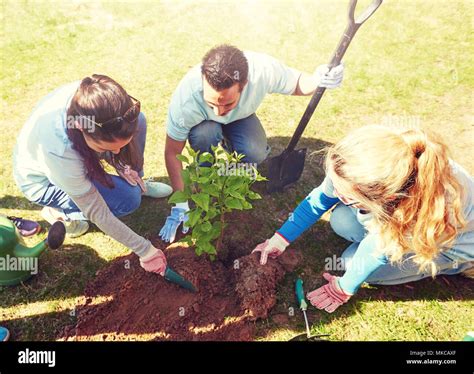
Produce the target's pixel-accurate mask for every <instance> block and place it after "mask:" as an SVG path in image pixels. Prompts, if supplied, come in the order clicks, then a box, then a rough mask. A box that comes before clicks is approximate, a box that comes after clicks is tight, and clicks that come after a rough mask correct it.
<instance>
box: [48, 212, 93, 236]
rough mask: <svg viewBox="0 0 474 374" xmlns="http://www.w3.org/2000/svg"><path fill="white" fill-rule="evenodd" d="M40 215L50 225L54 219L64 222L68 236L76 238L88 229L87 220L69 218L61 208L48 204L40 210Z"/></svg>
mask: <svg viewBox="0 0 474 374" xmlns="http://www.w3.org/2000/svg"><path fill="white" fill-rule="evenodd" d="M41 217H43V218H44V219H45V220H46V221H48V222H49V223H50V224H51V225H52V224H53V223H54V222H56V221H61V222H62V223H64V226H65V227H66V236H67V237H68V238H78V237H79V236H81V235H84V234H85V233H86V232H87V231H88V230H89V223H88V222H87V221H79V220H74V221H73V220H69V219H68V218H67V217H66V216H65V214H64V213H63V212H62V211H61V210H59V209H55V208H51V207H49V206H45V207H44V208H43V209H42V210H41Z"/></svg>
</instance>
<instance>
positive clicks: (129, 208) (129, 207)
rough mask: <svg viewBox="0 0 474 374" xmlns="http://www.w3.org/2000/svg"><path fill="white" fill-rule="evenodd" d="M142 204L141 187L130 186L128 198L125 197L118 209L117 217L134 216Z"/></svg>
mask: <svg viewBox="0 0 474 374" xmlns="http://www.w3.org/2000/svg"><path fill="white" fill-rule="evenodd" d="M125 183H127V182H125ZM141 203H142V190H141V188H140V186H130V188H129V189H128V193H127V194H126V197H124V199H123V200H122V201H121V204H120V206H119V207H118V209H117V212H116V216H117V217H123V216H127V215H129V214H132V213H133V212H135V211H136V210H137V209H138V208H139V207H140V205H141Z"/></svg>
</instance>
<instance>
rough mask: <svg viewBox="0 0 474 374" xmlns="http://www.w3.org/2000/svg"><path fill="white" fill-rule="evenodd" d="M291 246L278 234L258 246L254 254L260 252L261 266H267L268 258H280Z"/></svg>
mask: <svg viewBox="0 0 474 374" xmlns="http://www.w3.org/2000/svg"><path fill="white" fill-rule="evenodd" d="M289 244H290V243H289V242H288V241H287V240H286V239H285V238H284V237H283V236H281V235H280V234H279V233H277V232H276V233H275V234H273V236H272V237H271V238H270V239H267V240H265V241H264V242H263V243H260V244H259V245H257V247H256V248H255V249H254V250H253V251H252V253H254V252H260V264H261V265H265V264H266V263H267V259H268V257H270V258H276V257H278V256H280V255H281V254H282V253H283V252H284V251H285V249H286V247H288V245H289Z"/></svg>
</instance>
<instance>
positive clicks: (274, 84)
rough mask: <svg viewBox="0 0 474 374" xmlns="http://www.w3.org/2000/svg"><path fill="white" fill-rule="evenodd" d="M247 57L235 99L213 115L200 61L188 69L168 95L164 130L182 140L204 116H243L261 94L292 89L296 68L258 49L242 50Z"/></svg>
mask: <svg viewBox="0 0 474 374" xmlns="http://www.w3.org/2000/svg"><path fill="white" fill-rule="evenodd" d="M244 55H245V57H246V58H247V61H248V67H249V72H248V82H247V84H246V85H245V86H244V88H243V90H242V93H241V96H240V100H239V103H238V104H237V106H236V107H235V108H234V109H233V110H231V111H230V112H229V113H227V114H226V115H225V116H217V115H216V114H215V113H214V111H213V110H212V108H211V107H210V106H209V104H207V103H206V102H205V101H204V98H203V89H202V79H203V77H202V73H201V65H197V66H195V67H194V68H193V69H191V70H190V71H189V72H188V73H187V74H186V75H185V76H184V78H183V79H182V80H181V82H180V83H179V84H178V87H177V88H176V90H175V92H174V93H173V96H172V98H171V103H170V106H169V110H168V119H167V123H166V128H167V134H168V136H169V137H170V138H172V139H174V140H177V141H185V140H187V138H188V134H189V131H190V130H191V129H192V128H193V127H194V126H196V125H198V124H199V123H201V122H202V121H205V120H211V121H215V122H218V123H221V124H223V125H226V124H228V123H231V122H234V121H237V120H240V119H243V118H247V117H248V116H250V115H252V114H254V113H255V111H256V110H257V108H258V107H259V105H260V104H261V103H262V101H263V99H264V98H265V95H267V94H269V93H280V94H284V95H291V94H293V93H294V92H295V89H296V86H297V84H298V79H299V76H300V74H301V73H300V72H299V71H298V70H296V69H292V68H289V67H287V66H286V65H285V64H283V63H282V62H280V61H278V60H277V59H275V58H273V57H271V56H268V55H266V54H262V53H256V52H249V51H246V52H244Z"/></svg>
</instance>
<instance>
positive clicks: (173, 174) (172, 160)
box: [165, 152, 184, 191]
mask: <svg viewBox="0 0 474 374" xmlns="http://www.w3.org/2000/svg"><path fill="white" fill-rule="evenodd" d="M176 156H177V155H176V154H173V153H171V152H168V153H166V154H165V162H166V170H167V171H168V176H169V177H170V181H171V187H173V191H182V190H184V182H183V177H182V176H181V171H182V170H183V165H182V163H181V161H179V160H178V159H177V158H176Z"/></svg>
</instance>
